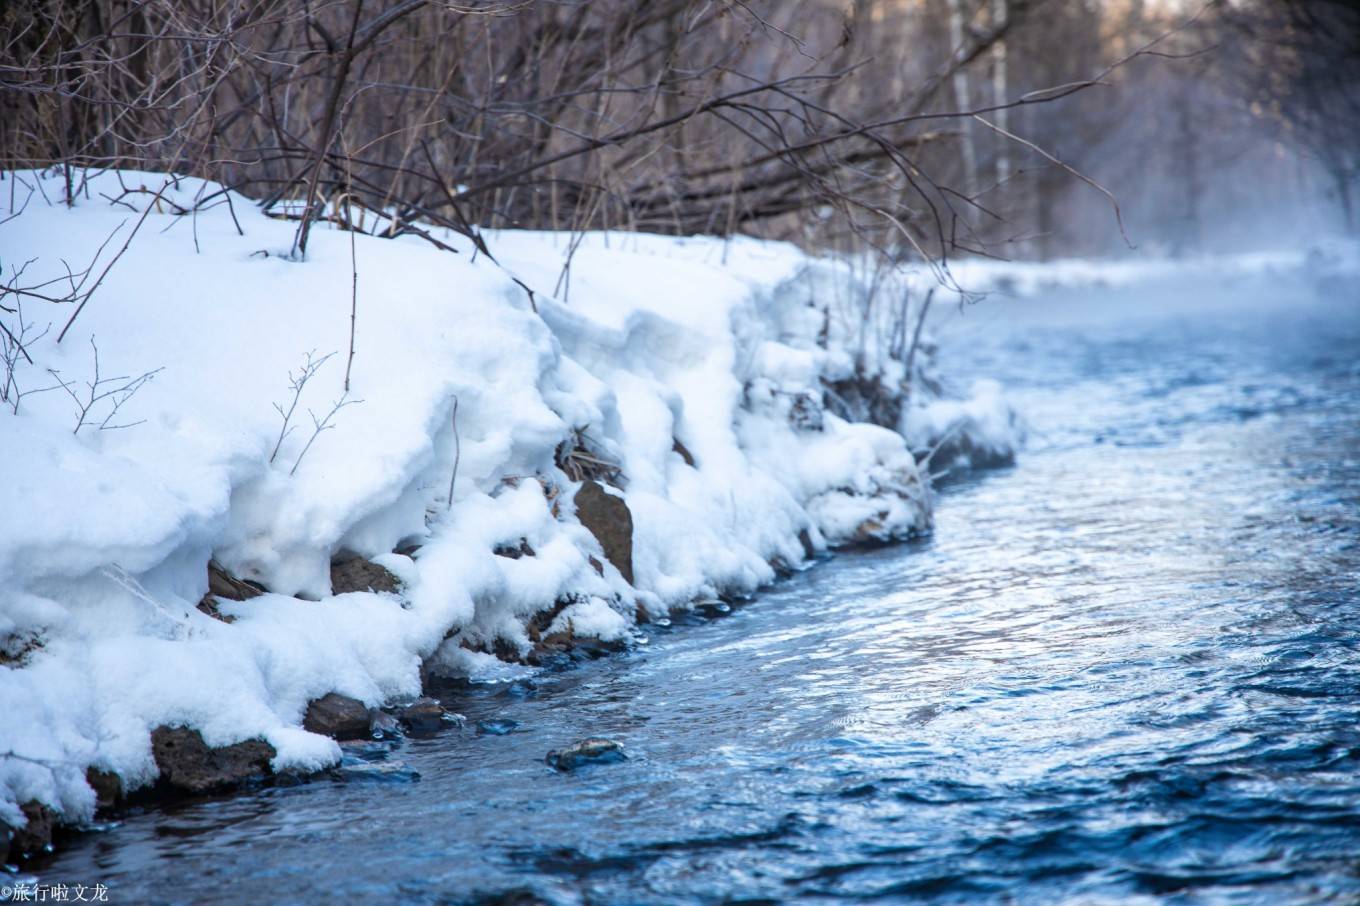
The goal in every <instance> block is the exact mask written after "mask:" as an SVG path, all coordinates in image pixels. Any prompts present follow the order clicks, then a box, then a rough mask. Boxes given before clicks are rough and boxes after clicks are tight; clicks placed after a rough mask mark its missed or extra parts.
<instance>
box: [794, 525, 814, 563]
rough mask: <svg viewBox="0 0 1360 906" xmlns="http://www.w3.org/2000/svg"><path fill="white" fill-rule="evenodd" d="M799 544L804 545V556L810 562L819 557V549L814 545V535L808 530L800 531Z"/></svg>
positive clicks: (802, 529)
mask: <svg viewBox="0 0 1360 906" xmlns="http://www.w3.org/2000/svg"><path fill="white" fill-rule="evenodd" d="M798 543H799V544H801V545H803V556H805V557H807V558H808V559H809V560H811V559H813V558H814V557H816V556H817V548H816V546H815V545H813V543H812V535H811V534H809V533H808V530H807V529H805V528H801V529H799V530H798Z"/></svg>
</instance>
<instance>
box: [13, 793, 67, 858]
mask: <svg viewBox="0 0 1360 906" xmlns="http://www.w3.org/2000/svg"><path fill="white" fill-rule="evenodd" d="M19 808H20V810H21V811H22V812H23V813H24V817H25V818H27V819H28V823H27V824H25V825H24V826H23V827H20V828H15V829H14V830H12V831H11V836H10V838H9V850H10V851H9V856H13V857H14V858H16V859H19V858H24V857H27V856H36V855H38V854H40V853H42V852H45V851H47V849H48V848H49V847H50V846H51V845H52V828H54V827H55V826H56V823H57V814H56V812H54V811H52V810H51V809H50V808H48V807H47V806H45V805H43V804H42V803H41V802H39V801H38V800H36V799H31V800H29V801H28V802H25V803H24V804H23V805H21V806H19Z"/></svg>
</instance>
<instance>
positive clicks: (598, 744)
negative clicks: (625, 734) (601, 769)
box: [545, 736, 628, 771]
mask: <svg viewBox="0 0 1360 906" xmlns="http://www.w3.org/2000/svg"><path fill="white" fill-rule="evenodd" d="M627 757H628V756H626V755H624V754H623V746H622V745H620V744H619V743H617V742H615V741H614V740H612V739H604V738H601V737H599V736H592V737H590V738H589V739H583V740H581V741H580V742H574V743H572V744H571V745H569V746H567V747H566V748H565V749H562V750H560V751H558V750H553V751H551V752H549V753H548V757H547V758H546V759H545V760H546V761H547V762H548V764H549V765H551V766H552V767H554V768H556V769H557V770H559V771H574V770H576V769H577V768H578V767H580V766H581V765H585V764H611V763H613V762H617V761H623V760H625V759H626V758H627Z"/></svg>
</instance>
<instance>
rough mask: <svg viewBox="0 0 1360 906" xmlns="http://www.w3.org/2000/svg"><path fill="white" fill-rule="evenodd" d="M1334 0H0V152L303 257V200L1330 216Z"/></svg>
mask: <svg viewBox="0 0 1360 906" xmlns="http://www.w3.org/2000/svg"><path fill="white" fill-rule="evenodd" d="M1357 2H1360V0H1232V2H1221V3H1215V4H1211V5H1210V6H1208V7H1200V6H1190V5H1186V4H1184V3H1181V2H1179V0H1108V2H1099V0H648V2H640V0H594V2H586V0H580V2H575V0H559V2H542V0H504V2H502V0H490V2H487V0H466V2H459V3H451V2H435V0H308V2H303V0H259V2H245V0H11V2H10V3H8V4H6V5H4V6H3V7H0V166H3V167H5V168H22V167H34V166H53V165H55V166H61V167H64V168H67V172H68V173H69V174H70V177H69V178H70V187H69V192H70V193H71V195H72V196H74V195H77V194H78V193H79V191H80V177H79V173H80V170H81V168H86V167H124V168H133V169H156V170H170V171H174V172H179V173H186V174H193V175H199V176H204V177H207V178H209V179H213V180H217V181H220V182H222V183H224V184H226V185H228V186H230V187H232V188H234V189H236V190H238V191H240V192H242V193H244V194H246V195H248V196H250V197H252V198H254V199H257V200H259V201H260V202H261V203H262V204H263V205H264V206H265V207H266V209H267V210H268V211H270V212H271V213H273V214H275V215H276V216H279V217H286V218H290V219H293V220H295V221H296V222H297V223H298V230H297V239H296V241H295V246H296V250H297V251H298V252H300V253H302V252H305V246H306V238H307V233H308V230H309V229H310V228H311V226H312V225H313V224H314V223H317V222H320V221H323V220H332V221H338V222H343V223H344V224H346V225H356V226H357V225H359V224H360V222H361V221H362V222H363V224H364V228H365V229H367V230H369V231H375V230H377V231H381V232H385V233H386V234H389V235H396V234H401V233H409V232H415V233H419V234H421V235H425V236H427V238H430V239H431V241H436V242H437V241H438V240H437V237H436V235H435V233H433V232H431V231H430V227H431V226H434V227H443V228H447V229H450V230H454V231H457V232H461V233H467V234H470V235H479V234H480V232H481V231H482V230H484V229H489V228H491V229H494V228H504V227H524V228H546V229H566V230H583V229H640V230H650V231H660V232H671V233H682V234H683V233H695V232H702V233H717V234H730V233H735V232H743V233H751V234H755V235H762V236H772V237H778V238H787V239H793V240H795V241H799V242H802V243H804V244H809V245H817V246H829V247H837V248H862V247H865V246H871V247H874V248H877V249H879V250H881V251H883V252H884V253H885V254H886V255H888V256H889V257H890V258H895V259H901V258H910V257H919V256H921V255H931V256H935V255H939V254H942V253H944V254H950V255H958V254H968V253H979V254H991V255H1000V256H1005V257H1035V258H1042V257H1052V256H1056V255H1075V254H1109V253H1115V252H1118V251H1119V250H1121V249H1123V248H1127V247H1128V243H1127V242H1126V241H1125V239H1124V238H1123V236H1122V234H1121V230H1120V228H1119V225H1118V223H1117V222H1116V219H1115V217H1114V216H1113V212H1112V207H1111V203H1110V200H1109V198H1108V197H1107V196H1106V194H1105V192H1104V191H1103V190H1108V191H1109V193H1112V194H1113V195H1114V196H1115V197H1116V198H1117V199H1118V201H1119V204H1120V206H1121V208H1122V212H1123V216H1124V221H1125V223H1126V225H1127V232H1128V236H1129V239H1130V240H1131V241H1132V243H1136V244H1138V245H1140V246H1141V247H1144V248H1148V247H1152V248H1154V249H1156V250H1162V251H1166V252H1168V253H1190V252H1194V251H1197V250H1200V249H1205V248H1211V247H1214V246H1216V245H1218V244H1222V243H1228V242H1232V243H1241V242H1251V241H1255V240H1263V239H1266V238H1278V236H1279V234H1280V232H1281V230H1284V229H1288V228H1299V229H1305V228H1306V229H1310V230H1312V229H1317V228H1318V225H1319V224H1322V223H1326V222H1327V220H1326V218H1329V217H1330V218H1332V220H1331V221H1330V222H1331V223H1332V224H1334V225H1336V226H1338V227H1339V226H1341V225H1342V224H1343V223H1346V224H1349V227H1350V228H1351V229H1354V227H1355V212H1354V207H1355V205H1356V203H1357V202H1356V197H1355V195H1356V191H1357V190H1356V188H1355V184H1356V179H1357V168H1358V162H1360V137H1358V136H1357V133H1358V132H1360V129H1357V126H1356V123H1357V122H1360V117H1358V116H1357V112H1358V108H1357V84H1360V79H1357V69H1360V53H1357V47H1356V43H1357V40H1360V38H1357V35H1360V20H1358V19H1357V16H1356V3H1357ZM1159 39H1160V40H1159ZM1120 61H1123V62H1122V65H1119V66H1118V67H1117V68H1115V69H1114V70H1113V71H1108V72H1107V70H1108V69H1109V67H1110V66H1111V65H1112V64H1115V63H1118V62H1120ZM1096 77H1099V81H1098V83H1094V84H1092V82H1091V80H1092V79H1094V78H1096ZM1077 174H1080V176H1079V175H1077ZM435 232H437V231H435Z"/></svg>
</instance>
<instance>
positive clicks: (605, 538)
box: [576, 481, 633, 585]
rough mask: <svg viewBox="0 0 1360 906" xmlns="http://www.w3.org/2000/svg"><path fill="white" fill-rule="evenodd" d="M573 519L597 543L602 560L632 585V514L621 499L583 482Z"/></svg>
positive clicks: (577, 495) (601, 488) (592, 482)
mask: <svg viewBox="0 0 1360 906" xmlns="http://www.w3.org/2000/svg"><path fill="white" fill-rule="evenodd" d="M576 518H577V519H579V520H581V524H582V525H584V526H585V527H586V528H588V529H590V533H591V534H592V535H594V536H595V539H596V540H597V541H599V542H600V547H601V548H603V549H604V555H605V558H606V559H607V560H608V561H609V562H610V563H612V564H614V568H615V569H617V570H618V571H619V572H620V573H621V574H622V575H623V578H624V580H625V581H627V582H628V584H629V585H632V584H633V514H632V513H631V512H629V510H628V504H626V503H624V502H623V498H621V497H615V496H614V495H613V494H610V493H608V492H607V491H605V489H604V488H603V487H601V486H600V483H599V482H597V481H587V482H586V483H585V484H583V485H581V489H580V490H579V491H577V492H576Z"/></svg>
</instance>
